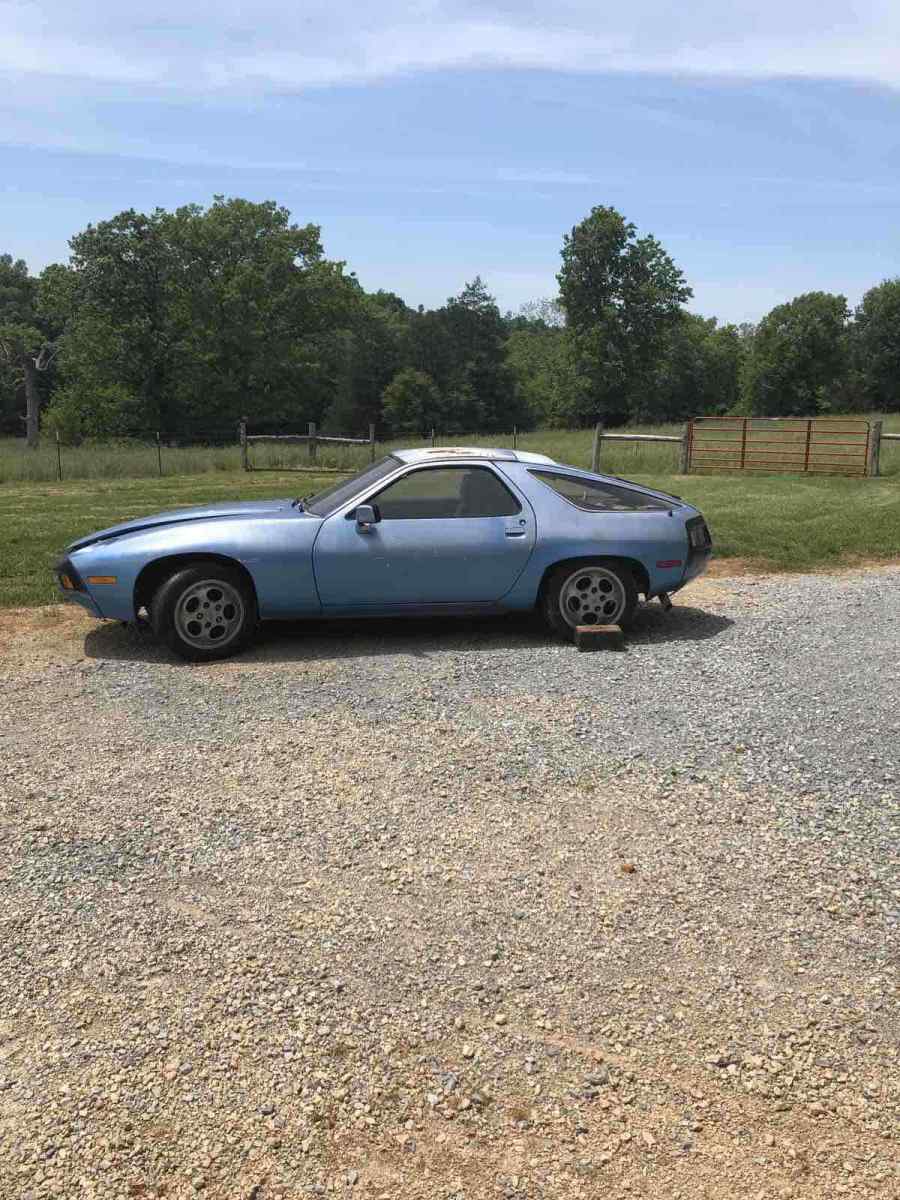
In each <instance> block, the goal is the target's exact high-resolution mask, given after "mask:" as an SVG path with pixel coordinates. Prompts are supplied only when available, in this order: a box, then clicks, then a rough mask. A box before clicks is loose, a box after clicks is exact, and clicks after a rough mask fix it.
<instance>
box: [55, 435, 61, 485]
mask: <svg viewBox="0 0 900 1200" xmlns="http://www.w3.org/2000/svg"><path fill="white" fill-rule="evenodd" d="M56 478H57V479H58V480H59V482H60V483H62V450H60V448H59V430H58V429H57V431H56Z"/></svg>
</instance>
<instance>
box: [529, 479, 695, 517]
mask: <svg viewBox="0 0 900 1200" xmlns="http://www.w3.org/2000/svg"><path fill="white" fill-rule="evenodd" d="M531 474H532V475H533V476H534V477H535V479H539V480H540V481H541V483H545V484H546V485H547V487H550V488H553V490H554V492H556V493H557V495H559V496H562V498H563V499H564V500H568V501H569V503H570V504H574V505H575V507H576V508H581V509H583V510H584V511H585V512H668V510H669V509H670V508H671V507H672V505H671V504H670V503H668V502H667V501H665V500H660V499H659V497H657V496H649V495H648V494H647V493H646V492H641V491H638V489H637V488H631V487H622V486H620V485H619V484H616V483H607V482H606V481H605V480H601V479H585V478H583V477H581V476H578V475H566V474H564V473H563V472H561V471H532V472H531Z"/></svg>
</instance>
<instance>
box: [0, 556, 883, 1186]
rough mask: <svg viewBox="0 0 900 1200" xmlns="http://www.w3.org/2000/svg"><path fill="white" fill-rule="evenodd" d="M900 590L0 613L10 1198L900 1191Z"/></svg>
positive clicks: (4, 1171)
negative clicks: (216, 645)
mask: <svg viewBox="0 0 900 1200" xmlns="http://www.w3.org/2000/svg"><path fill="white" fill-rule="evenodd" d="M898 620H900V571H898V570H896V569H889V568H885V569H879V570H875V571H867V572H864V573H859V574H849V573H848V574H842V575H839V576H830V577H826V576H809V577H792V578H789V579H786V578H780V579H770V578H753V577H749V576H748V577H740V578H737V579H733V580H709V581H704V582H702V583H701V584H698V585H697V586H696V587H694V588H692V589H691V590H689V591H687V592H685V593H684V596H683V597H682V598H679V601H678V606H677V607H676V609H675V610H674V611H673V612H672V613H670V614H668V615H666V614H663V613H662V612H661V610H659V609H658V608H657V607H656V606H653V607H651V608H649V609H647V610H646V611H644V612H643V613H642V614H641V616H640V618H639V621H638V626H637V628H636V630H635V631H634V633H633V634H632V635H631V636H630V638H629V642H628V648H627V651H626V652H625V653H624V654H615V653H604V652H598V653H593V654H587V653H582V654H579V653H578V652H576V651H575V650H574V649H573V648H571V647H567V646H562V645H557V644H554V643H551V642H548V641H547V639H546V638H545V637H544V635H543V633H542V632H541V630H540V629H539V628H537V627H536V626H534V625H533V624H532V623H531V622H529V621H525V620H504V621H485V622H479V623H478V624H464V625H458V624H453V623H450V622H427V623H421V624H420V623H408V622H407V623H390V622H379V623H377V624H362V623H354V624H352V625H337V624H336V625H332V626H327V627H326V626H307V627H296V626H294V627H284V628H272V629H269V630H267V631H266V633H265V636H264V638H263V640H262V642H261V644H260V646H259V647H258V648H257V649H255V650H254V651H253V652H251V653H249V654H247V655H245V656H244V657H243V658H241V659H238V660H235V661H233V662H230V663H226V664H221V665H217V666H204V667H191V666H186V665H184V664H181V663H178V662H176V661H175V660H174V659H172V658H170V657H169V656H168V655H167V654H166V653H164V652H162V651H160V650H159V649H158V648H157V647H155V646H154V645H153V643H152V642H150V641H149V640H147V639H146V638H144V637H142V636H140V635H138V634H136V633H133V632H129V631H125V630H122V629H121V628H119V627H118V626H114V625H105V626H97V627H94V626H92V625H90V624H89V623H88V622H87V621H86V620H83V619H82V618H81V617H80V615H79V614H74V613H71V612H69V611H65V612H61V611H60V610H47V611H46V612H44V613H42V614H38V615H37V616H25V615H23V616H22V618H21V621H20V622H19V625H15V624H14V623H11V622H10V621H9V620H7V623H6V624H5V625H3V624H0V636H5V639H6V641H5V646H4V651H5V652H4V657H3V661H2V664H0V802H2V803H0V995H2V996H3V1004H2V1007H0V1195H2V1196H3V1197H6V1196H7V1195H8V1196H10V1197H13V1196H14V1197H23V1198H24V1197H33V1198H35V1200H36V1198H37V1197H44V1196H79V1197H80V1196H98V1197H101V1196H102V1197H104V1198H106V1197H118V1196H123V1197H124V1196H138V1195H145V1196H163V1195H165V1196H166V1197H168V1198H171V1197H181V1196H193V1195H196V1194H199V1193H202V1194H203V1195H206V1196H215V1197H223V1198H224V1197H228V1198H229V1200H231V1198H233V1197H248V1198H249V1197H254V1198H255V1200H268V1198H269V1197H274V1196H283V1197H292V1198H293V1197H301V1196H304V1197H305V1196H310V1195H319V1194H326V1193H327V1194H335V1193H337V1194H345V1195H368V1196H385V1197H388V1196H390V1197H392V1198H393V1197H406V1196H409V1197H413V1196H417V1197H418V1196H421V1197H423V1198H424V1197H429V1198H430V1197H433V1196H441V1197H466V1198H469V1197H481V1196H505V1197H516V1198H518V1197H532V1196H534V1197H537V1196H542V1197H560V1198H562V1197H566V1198H567V1200H568V1197H577V1196H586V1197H587V1196H600V1195H603V1196H635V1195H645V1196H659V1197H666V1198H669V1197H677V1196H683V1197H692V1198H693V1197H695V1196H699V1195H708V1196H711V1197H718V1196H722V1197H725V1196H728V1197H732V1196H741V1197H743V1196H747V1197H769V1196H796V1197H820V1196H821V1197H826V1196H827V1197H832V1196H836V1195H843V1194H848V1195H858V1196H879V1197H880V1196H894V1195H896V1194H897V1193H898V1190H900V1188H898V1182H900V1181H898V1176H897V1141H896V1131H897V1128H898V1124H900V1123H898V1111H900V1070H898V1062H897V1053H898V1044H900V1043H898V1037H897V1034H898V1019H897V1008H896V1002H897V913H898V899H900V891H898V885H900V880H898V871H897V867H898V803H897V800H898V784H897V778H898V771H900V758H898V746H900V738H898V736H897V734H898V731H900V713H898V701H900V649H898V638H897V632H896V631H897V628H898Z"/></svg>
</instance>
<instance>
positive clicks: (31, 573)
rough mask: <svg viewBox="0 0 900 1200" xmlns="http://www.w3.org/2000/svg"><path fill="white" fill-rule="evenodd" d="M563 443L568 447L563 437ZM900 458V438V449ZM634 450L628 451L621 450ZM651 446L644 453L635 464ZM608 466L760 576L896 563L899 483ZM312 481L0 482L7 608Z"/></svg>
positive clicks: (553, 442) (579, 440)
mask: <svg viewBox="0 0 900 1200" xmlns="http://www.w3.org/2000/svg"><path fill="white" fill-rule="evenodd" d="M567 439H568V446H567V445H566V440H567ZM585 443H586V446H587V456H588V458H589V457H590V437H589V435H585V434H558V435H557V434H551V435H548V436H547V438H546V439H545V440H544V441H543V442H538V443H537V444H536V445H535V446H534V448H535V449H542V450H545V451H546V452H548V453H551V454H553V455H554V457H559V458H561V459H562V460H563V461H570V462H584V461H585V453H584V451H585ZM897 446H898V450H897V451H896V453H898V457H900V443H898V444H897ZM623 448H624V449H625V450H628V451H630V450H632V447H631V446H625V447H623ZM648 449H649V450H657V449H661V450H663V451H668V447H667V446H662V447H650V448H645V447H641V448H640V455H638V454H636V455H635V456H634V461H635V465H636V466H637V465H643V464H644V458H643V455H645V454H647V452H648ZM612 458H613V455H611V454H610V455H609V456H608V457H607V459H606V461H604V463H603V466H604V468H605V469H606V470H608V471H614V472H615V473H616V474H623V475H627V476H630V477H632V478H634V479H636V480H637V481H638V482H642V483H646V484H648V485H650V486H653V487H659V488H662V489H663V490H664V491H669V492H675V493H677V494H678V495H680V496H683V497H684V498H685V499H686V500H689V501H690V502H691V503H694V504H696V505H698V507H700V508H701V509H702V510H703V512H704V513H705V514H706V517H707V519H708V521H709V523H710V526H711V528H712V531H713V537H714V539H715V544H716V554H717V556H719V557H721V558H740V559H742V560H745V562H744V564H743V565H747V564H749V565H751V566H755V567H758V568H760V569H762V570H776V571H792V570H793V571H799V570H816V569H821V568H826V567H829V566H839V565H842V564H851V563H853V562H859V561H863V560H885V561H887V560H892V559H898V558H900V479H898V477H897V475H896V474H893V475H888V476H887V477H885V478H881V479H840V478H833V477H830V478H827V477H822V476H818V477H817V476H812V477H804V476H796V475H795V476H774V475H771V476H770V475H767V476H751V477H749V478H748V477H741V476H735V475H732V476H711V475H705V476H677V475H675V474H674V473H673V472H672V469H671V465H669V466H668V469H661V470H652V471H646V470H633V469H631V467H630V466H629V463H628V462H627V461H623V459H625V458H627V456H626V455H621V454H616V455H615V461H614V462H612V461H610V460H611V459H612ZM333 478H334V477H333V476H332V477H331V478H330V479H329V478H328V477H324V476H320V477H316V476H313V475H309V474H303V475H298V474H290V473H285V474H271V475H269V474H259V475H254V474H245V473H244V472H241V471H234V470H231V471H224V470H223V471H221V472H218V473H212V472H207V473H204V474H198V475H181V476H170V477H167V478H163V479H158V478H157V479H153V478H146V479H116V478H112V479H105V480H100V479H91V480H77V481H72V482H64V483H61V484H60V483H28V482H25V483H7V484H5V485H2V486H0V606H2V607H9V606H15V605H37V604H48V603H53V602H54V600H55V599H56V591H55V587H54V584H53V580H52V578H51V574H50V571H51V567H52V564H53V562H54V560H55V557H56V555H57V553H58V552H59V550H61V549H62V547H63V546H64V545H65V544H66V543H67V542H69V541H71V540H72V539H73V538H75V537H76V536H78V535H79V534H83V533H88V532H90V531H91V530H94V529H99V528H102V527H104V526H107V525H111V524H113V523H114V522H116V521H121V520H125V519H128V518H129V517H135V516H139V515H141V514H142V513H149V512H154V511H157V510H159V509H165V508H174V507H180V506H183V505H189V504H200V503H204V502H208V501H211V500H226V499H253V498H259V497H264V496H295V495H298V494H308V493H309V492H312V491H315V490H316V489H317V488H318V487H321V486H324V485H325V484H327V483H329V482H332V481H333Z"/></svg>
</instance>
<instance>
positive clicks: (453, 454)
mask: <svg viewBox="0 0 900 1200" xmlns="http://www.w3.org/2000/svg"><path fill="white" fill-rule="evenodd" d="M391 453H392V454H393V456H394V458H399V459H400V461H401V462H404V463H423V462H440V461H441V460H442V459H443V460H444V461H452V460H454V459H458V458H480V459H493V460H495V461H501V462H522V463H553V462H555V460H554V459H552V458H548V457H547V455H546V454H532V453H530V452H529V451H527V450H506V449H504V448H502V447H500V448H497V447H493V448H491V447H487V448H485V447H482V446H420V447H417V448H415V449H411V450H393V451H392V452H391Z"/></svg>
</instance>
